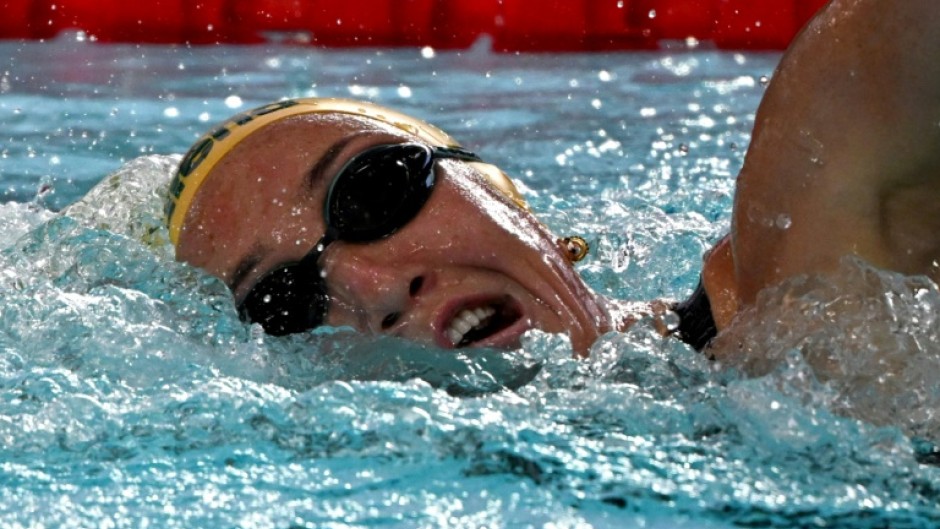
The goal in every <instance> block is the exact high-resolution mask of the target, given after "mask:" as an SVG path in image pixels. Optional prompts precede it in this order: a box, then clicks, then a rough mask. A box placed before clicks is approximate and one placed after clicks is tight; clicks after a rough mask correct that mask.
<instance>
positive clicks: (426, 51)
mask: <svg viewBox="0 0 940 529" xmlns="http://www.w3.org/2000/svg"><path fill="white" fill-rule="evenodd" d="M421 56H422V57H424V58H425V59H433V58H434V48H432V47H430V46H425V47H423V48H421Z"/></svg>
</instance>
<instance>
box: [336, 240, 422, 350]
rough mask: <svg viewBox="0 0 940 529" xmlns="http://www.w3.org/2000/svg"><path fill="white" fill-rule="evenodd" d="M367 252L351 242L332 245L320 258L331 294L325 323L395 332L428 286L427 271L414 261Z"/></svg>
mask: <svg viewBox="0 0 940 529" xmlns="http://www.w3.org/2000/svg"><path fill="white" fill-rule="evenodd" d="M344 246H345V245H344ZM367 253H368V252H357V251H356V248H355V247H353V246H350V247H346V248H343V249H342V250H340V249H339V248H337V251H335V252H334V251H332V248H331V251H329V252H328V253H327V256H326V257H325V258H324V260H323V261H321V263H320V264H321V266H322V267H323V268H322V269H323V272H324V274H325V276H326V277H325V279H326V284H327V288H328V292H329V294H330V296H331V298H333V299H332V301H331V303H330V314H329V315H328V318H327V319H328V323H330V324H332V325H352V326H354V327H356V328H358V329H360V330H364V331H370V332H374V333H394V332H395V331H396V330H397V328H398V327H399V326H400V324H401V323H402V322H404V321H405V320H406V317H407V316H408V312H409V311H410V310H411V309H412V308H413V307H414V305H415V302H416V301H417V299H418V297H419V296H420V295H421V293H422V291H423V290H425V288H426V287H427V286H428V281H427V279H428V278H427V274H425V273H422V272H421V271H420V269H419V268H418V267H417V266H416V265H414V264H402V263H395V262H394V261H392V260H391V259H382V258H381V256H379V255H366V254H367Z"/></svg>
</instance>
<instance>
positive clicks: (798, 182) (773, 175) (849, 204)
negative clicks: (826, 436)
mask: <svg viewBox="0 0 940 529" xmlns="http://www.w3.org/2000/svg"><path fill="white" fill-rule="evenodd" d="M938 49H940V9H937V8H936V5H935V3H934V2H933V1H930V0H905V1H904V2H891V1H888V0H836V1H833V2H832V3H830V4H829V6H828V7H827V8H826V9H824V10H823V11H822V12H821V13H820V14H819V15H818V16H817V17H816V18H815V19H814V20H813V21H812V22H811V23H810V24H809V25H808V26H807V27H806V28H805V29H804V31H803V32H802V33H801V34H800V36H799V37H798V38H797V39H796V40H795V41H794V43H793V45H792V46H791V48H790V50H788V52H787V53H786V55H785V56H784V57H783V59H782V60H781V62H780V65H779V67H778V69H777V71H776V73H775V74H774V78H773V80H772V82H771V84H770V86H769V87H768V90H767V93H766V94H765V97H764V99H763V101H762V103H761V106H760V108H759V110H758V113H757V115H756V120H755V128H754V132H753V136H752V141H751V145H750V147H749V149H748V153H747V155H746V158H745V163H744V167H743V169H742V171H741V174H740V175H739V178H738V188H737V191H736V196H735V210H734V214H733V225H732V245H733V254H734V270H735V275H736V281H737V288H738V291H739V292H738V295H739V297H740V299H741V301H742V302H744V303H747V302H749V301H751V300H753V297H754V296H755V295H756V293H757V292H758V291H759V290H760V289H762V288H763V287H764V286H767V285H768V284H772V283H775V282H777V281H779V280H782V279H784V278H786V277H789V276H791V275H794V274H801V273H815V272H827V271H831V270H834V269H835V268H836V267H837V265H838V262H839V260H840V259H841V258H842V257H843V256H844V255H848V254H854V255H858V256H860V257H862V258H864V259H866V260H868V261H870V262H872V263H873V264H875V265H879V266H883V267H887V268H900V269H902V270H901V271H904V272H909V271H910V270H904V269H903V268H905V267H909V268H916V266H914V265H911V263H908V262H906V261H905V259H904V258H901V259H900V260H899V258H898V255H899V254H898V252H899V248H900V247H899V244H900V241H901V239H902V238H904V237H903V234H907V233H910V232H911V231H912V230H913V231H920V232H925V233H926V232H927V231H929V230H927V229H926V228H925V227H923V226H920V225H919V223H918V222H913V223H912V222H909V221H907V220H904V219H903V218H902V217H904V216H905V215H906V216H910V213H911V212H910V211H907V209H909V208H921V209H923V208H927V209H928V211H927V212H926V213H927V214H928V215H929V214H931V213H932V214H933V216H934V217H936V216H940V215H938V214H940V207H937V206H931V205H930V204H933V203H940V149H938V147H940V61H938V60H937V55H936V52H937V50H938ZM937 224H940V223H937ZM934 237H936V236H934ZM937 242H938V243H940V240H938V241H937ZM901 246H903V244H902V245H901ZM937 246H938V247H940V244H938V245H937ZM925 251H927V252H928V253H929V251H932V250H925ZM938 257H940V256H938ZM915 272H916V271H915Z"/></svg>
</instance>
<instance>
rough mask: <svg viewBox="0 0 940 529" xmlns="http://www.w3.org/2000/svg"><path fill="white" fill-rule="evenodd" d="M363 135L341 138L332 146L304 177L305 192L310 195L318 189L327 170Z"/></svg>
mask: <svg viewBox="0 0 940 529" xmlns="http://www.w3.org/2000/svg"><path fill="white" fill-rule="evenodd" d="M362 135H363V134H362V133H360V134H350V135H348V136H344V137H343V138H340V139H339V140H338V141H337V142H336V143H334V144H333V145H330V148H329V149H327V150H326V152H325V153H324V154H323V156H321V157H320V159H319V160H317V163H315V164H313V167H311V168H310V170H309V171H307V175H306V176H305V177H304V192H306V193H308V194H310V193H311V192H312V191H313V190H314V189H315V188H316V185H317V183H318V182H320V181H322V180H325V179H326V171H327V169H329V168H330V167H332V166H333V164H334V163H335V162H336V159H337V158H339V156H340V154H342V153H343V151H344V150H345V149H346V146H347V145H349V144H350V143H352V141H353V140H355V139H357V138H359V137H360V136H362Z"/></svg>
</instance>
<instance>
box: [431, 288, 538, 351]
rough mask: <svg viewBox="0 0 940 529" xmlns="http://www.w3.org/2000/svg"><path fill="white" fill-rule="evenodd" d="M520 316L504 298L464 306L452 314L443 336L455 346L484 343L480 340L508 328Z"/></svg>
mask: <svg viewBox="0 0 940 529" xmlns="http://www.w3.org/2000/svg"><path fill="white" fill-rule="evenodd" d="M521 317H522V312H521V311H520V310H519V309H518V308H517V307H516V306H515V305H514V304H511V303H510V302H509V300H505V299H504V300H492V301H489V302H485V303H480V304H477V305H473V306H465V307H463V308H461V309H460V310H458V311H457V312H456V313H455V314H454V317H453V318H452V319H451V320H450V323H449V324H448V325H447V327H446V328H445V330H444V336H446V337H447V339H448V340H450V343H451V345H452V346H453V347H455V348H459V347H468V346H472V345H475V344H479V345H484V344H483V343H482V342H486V341H487V340H488V339H490V338H492V337H494V336H496V335H497V334H499V333H500V332H502V331H504V330H505V329H508V328H509V327H511V326H512V325H513V324H514V323H516V322H517V321H519V319H520V318H521ZM487 345H489V344H487Z"/></svg>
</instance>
